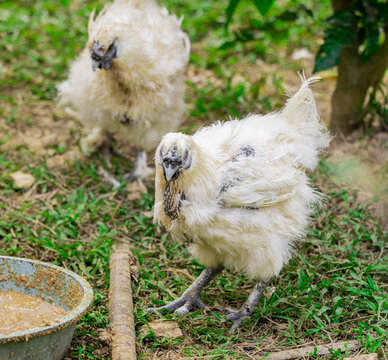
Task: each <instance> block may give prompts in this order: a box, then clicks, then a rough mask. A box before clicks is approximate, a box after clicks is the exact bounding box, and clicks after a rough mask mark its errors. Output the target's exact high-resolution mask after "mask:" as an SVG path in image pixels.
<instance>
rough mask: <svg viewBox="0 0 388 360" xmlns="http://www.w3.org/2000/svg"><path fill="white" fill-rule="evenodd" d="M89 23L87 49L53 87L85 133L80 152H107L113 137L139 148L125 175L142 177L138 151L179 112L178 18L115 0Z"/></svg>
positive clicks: (183, 44) (146, 0)
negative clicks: (72, 108)
mask: <svg viewBox="0 0 388 360" xmlns="http://www.w3.org/2000/svg"><path fill="white" fill-rule="evenodd" d="M93 18H94V13H92V15H91V16H90V19H89V40H88V43H87V47H86V48H85V49H84V50H83V52H82V53H81V55H80V56H79V57H78V59H77V60H76V61H75V62H74V63H73V65H72V66H71V69H70V74H69V78H68V79H67V80H66V81H65V82H63V83H61V84H59V85H58V91H59V97H60V104H67V105H71V106H73V107H74V108H75V109H76V111H77V112H78V114H79V118H80V119H81V121H82V122H83V124H84V126H85V128H86V131H87V133H88V135H87V137H86V138H83V139H82V140H81V147H82V149H83V150H84V151H85V152H93V151H95V150H97V148H99V147H100V146H101V145H104V146H105V147H104V148H105V149H107V148H109V147H110V143H109V139H110V134H117V135H118V136H120V137H121V138H123V140H124V141H127V142H130V143H131V144H133V145H134V146H135V147H136V148H137V149H138V150H139V151H138V153H137V156H136V164H135V169H134V171H133V172H132V174H131V175H132V176H131V177H132V178H136V177H140V178H145V177H146V176H147V175H149V174H150V169H149V168H148V167H147V159H146V153H145V151H148V150H151V149H153V148H155V147H156V146H157V145H158V142H159V141H160V139H161V137H162V136H163V135H164V134H165V133H167V132H169V131H173V130H176V129H177V127H178V126H179V124H180V121H181V117H182V114H183V112H184V73H185V68H186V64H187V62H188V58H189V52H190V42H189V39H188V37H187V35H186V34H185V33H184V32H182V31H181V29H180V25H181V20H178V19H177V18H176V17H175V16H174V15H169V14H168V11H167V10H166V8H159V7H158V6H157V4H156V2H155V1H154V0H115V1H114V2H113V3H112V4H110V5H107V6H106V7H105V8H104V10H102V11H101V12H100V14H99V15H98V16H97V18H96V19H95V20H94V19H93Z"/></svg>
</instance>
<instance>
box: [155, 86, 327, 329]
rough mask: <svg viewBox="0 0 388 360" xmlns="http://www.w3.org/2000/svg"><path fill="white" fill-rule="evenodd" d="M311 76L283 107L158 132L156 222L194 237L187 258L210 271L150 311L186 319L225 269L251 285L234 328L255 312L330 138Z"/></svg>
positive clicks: (283, 258) (286, 251)
mask: <svg viewBox="0 0 388 360" xmlns="http://www.w3.org/2000/svg"><path fill="white" fill-rule="evenodd" d="M316 79H317V78H311V79H309V80H305V79H304V78H303V79H302V85H301V88H300V89H299V91H298V92H297V93H296V94H295V95H294V96H292V97H291V98H290V99H289V100H288V102H287V104H286V106H285V108H284V109H283V111H281V112H279V113H272V114H269V115H266V116H260V115H249V116H248V117H246V118H245V119H243V120H234V121H229V122H224V123H217V124H215V125H212V126H209V127H205V128H202V129H200V130H199V131H198V132H197V133H196V134H194V135H193V136H188V135H184V134H179V133H170V134H167V135H165V136H164V137H163V139H162V141H161V143H160V145H159V147H158V149H157V151H156V161H155V163H156V183H155V186H156V189H155V214H154V217H155V221H156V222H157V223H161V224H163V225H164V226H165V227H166V228H167V229H168V230H169V231H170V232H171V234H172V236H173V237H174V238H175V239H178V240H186V241H187V242H188V243H190V248H189V250H190V252H191V254H192V255H193V256H194V258H195V259H197V260H198V261H199V263H201V264H202V265H205V266H206V267H207V269H206V270H204V271H203V272H202V274H201V275H200V276H199V278H198V279H197V280H196V281H195V282H194V283H193V284H192V285H191V286H190V287H189V288H188V289H187V290H186V291H185V292H184V293H183V295H182V296H181V297H180V298H179V299H178V300H176V301H174V302H172V303H169V304H167V305H165V306H163V307H160V308H151V309H148V311H149V312H153V311H157V310H160V311H163V312H165V311H175V312H177V313H178V314H179V315H181V316H182V315H185V314H186V313H188V312H189V311H190V310H191V309H192V308H193V307H194V306H198V307H200V308H204V307H205V305H204V304H203V303H202V301H201V300H200V293H201V291H202V289H203V287H204V286H205V285H206V284H208V283H209V281H210V280H211V279H212V278H213V277H214V276H215V275H216V274H217V273H219V272H220V271H221V270H222V268H224V267H226V268H229V269H232V270H235V271H239V272H242V273H244V274H245V275H246V276H248V277H249V278H251V279H254V280H256V281H257V284H256V285H255V287H254V289H253V291H252V293H251V295H250V296H249V298H248V299H247V301H246V302H245V304H244V305H243V306H242V307H241V309H240V310H237V311H235V310H230V309H229V312H230V314H229V315H228V316H227V318H228V319H230V320H232V321H233V322H234V324H233V327H232V330H235V329H236V328H238V327H239V326H240V324H241V321H242V319H244V318H245V317H247V316H250V315H251V314H252V313H253V311H254V309H255V307H256V305H257V302H258V300H259V298H260V296H261V294H262V293H263V291H264V289H265V286H266V284H267V282H268V281H269V280H270V279H271V278H272V277H274V276H277V275H278V274H279V272H280V270H281V269H282V267H283V266H284V264H285V263H287V261H288V260H289V258H290V256H291V253H292V249H293V245H294V243H295V241H296V240H298V239H300V238H301V237H302V236H303V235H304V233H305V228H306V225H307V224H308V220H309V218H310V215H311V213H312V205H313V203H314V202H316V201H317V200H318V199H319V194H317V192H316V191H314V190H313V189H312V188H311V186H310V181H309V178H308V176H307V175H306V171H311V170H313V169H314V168H315V167H316V166H317V164H318V160H319V159H318V157H319V154H320V153H321V152H322V151H323V150H324V149H326V148H327V147H328V145H329V142H330V137H329V135H328V133H327V131H326V128H325V126H324V125H322V124H321V123H320V121H319V116H318V114H317V109H316V104H315V100H314V96H313V93H312V92H311V90H310V88H309V84H310V83H312V82H313V81H314V80H316Z"/></svg>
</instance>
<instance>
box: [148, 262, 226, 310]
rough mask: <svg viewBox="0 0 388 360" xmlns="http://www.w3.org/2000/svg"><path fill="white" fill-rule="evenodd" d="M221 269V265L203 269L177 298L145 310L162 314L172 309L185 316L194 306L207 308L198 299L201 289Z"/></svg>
mask: <svg viewBox="0 0 388 360" xmlns="http://www.w3.org/2000/svg"><path fill="white" fill-rule="evenodd" d="M222 269H223V268H222V267H221V266H220V267H217V268H207V269H205V270H204V271H202V273H201V275H199V276H198V278H197V279H196V280H195V281H194V282H193V283H192V284H191V285H190V287H189V288H188V289H187V290H186V291H185V292H184V293H183V294H182V296H181V297H180V298H179V299H177V300H175V301H172V302H170V303H168V304H167V305H164V306H161V307H159V308H150V309H147V310H146V311H147V312H150V313H151V312H155V311H160V312H161V313H163V314H165V313H167V312H169V311H174V312H176V313H177V314H178V315H179V316H185V315H186V314H188V313H189V312H190V311H191V310H192V309H193V308H194V307H195V306H197V307H199V308H200V309H207V306H206V305H205V304H204V303H203V302H202V300H201V299H200V296H201V291H202V290H203V288H204V287H205V286H206V285H207V284H209V282H210V281H211V280H212V279H213V278H214V277H215V276H216V275H217V274H218V273H220V272H221V271H222Z"/></svg>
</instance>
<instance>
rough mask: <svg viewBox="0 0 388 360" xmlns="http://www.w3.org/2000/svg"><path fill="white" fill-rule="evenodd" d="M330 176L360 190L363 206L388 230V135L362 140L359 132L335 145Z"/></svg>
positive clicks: (345, 185) (383, 134)
mask: <svg viewBox="0 0 388 360" xmlns="http://www.w3.org/2000/svg"><path fill="white" fill-rule="evenodd" d="M327 162H328V163H329V172H330V175H331V178H332V180H333V181H334V182H335V183H336V184H338V185H340V186H344V187H346V188H349V189H352V190H356V191H357V197H358V200H359V201H360V202H363V203H366V204H368V205H369V206H370V209H371V210H372V211H374V212H375V213H376V214H377V215H378V216H380V217H381V218H382V224H383V226H384V228H386V229H387V228H388V133H385V132H379V133H375V134H372V135H369V136H364V137H362V133H361V132H355V133H354V134H352V135H351V136H349V137H347V138H346V139H344V140H343V141H342V142H339V141H337V142H336V143H334V144H333V145H332V148H331V154H330V157H329V158H328V159H327Z"/></svg>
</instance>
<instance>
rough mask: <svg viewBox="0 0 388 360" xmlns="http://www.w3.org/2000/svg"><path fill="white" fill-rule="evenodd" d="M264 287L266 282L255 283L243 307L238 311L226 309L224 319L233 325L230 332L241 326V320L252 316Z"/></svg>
mask: <svg viewBox="0 0 388 360" xmlns="http://www.w3.org/2000/svg"><path fill="white" fill-rule="evenodd" d="M266 286H267V283H266V282H260V283H257V284H256V285H255V286H254V288H253V290H252V292H251V293H250V295H249V296H248V299H247V300H246V301H245V303H244V304H243V306H241V308H240V309H239V310H234V309H230V308H226V311H227V312H228V313H229V314H228V315H226V318H227V319H228V320H231V321H233V323H234V324H233V326H232V328H231V329H230V331H231V332H235V331H236V330H237V329H238V328H239V327H240V326H241V322H242V320H244V319H246V318H247V317H249V316H252V314H253V312H254V311H255V308H256V306H257V303H258V301H259V299H260V297H261V295H263V292H264V290H265V288H266Z"/></svg>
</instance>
